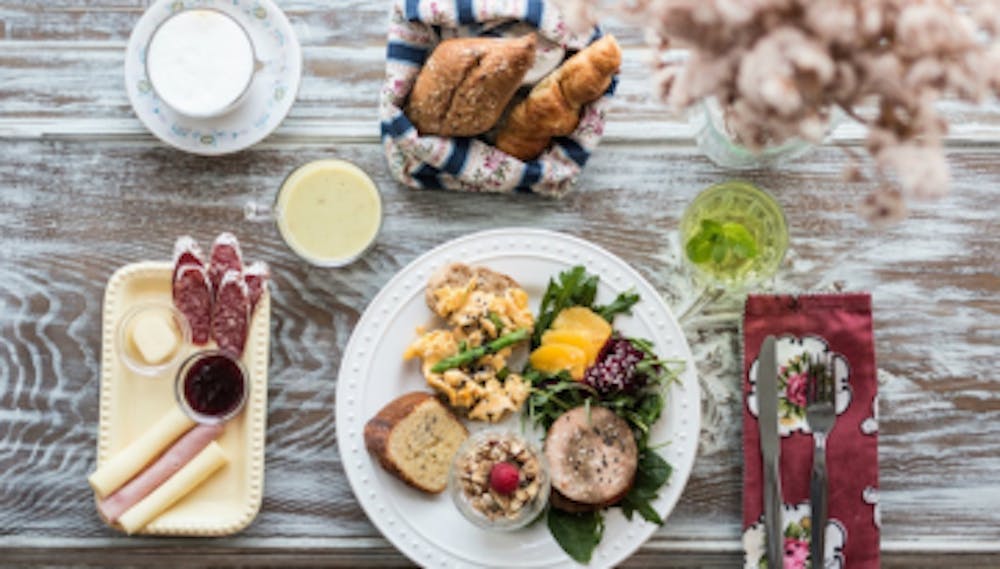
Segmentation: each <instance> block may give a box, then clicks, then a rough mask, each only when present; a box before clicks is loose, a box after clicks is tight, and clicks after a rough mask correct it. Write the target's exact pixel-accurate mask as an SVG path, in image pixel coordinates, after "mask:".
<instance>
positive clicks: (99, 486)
mask: <svg viewBox="0 0 1000 569" xmlns="http://www.w3.org/2000/svg"><path fill="white" fill-rule="evenodd" d="M194 425H195V422H194V420H192V419H191V418H190V417H188V416H187V415H185V414H184V412H183V411H181V409H180V407H177V406H174V407H173V408H172V409H171V410H170V411H168V412H167V414H166V415H164V416H163V417H161V418H160V420H159V421H157V422H156V423H155V424H154V425H153V426H152V427H150V428H149V429H148V430H146V432H144V433H143V434H142V435H140V436H139V438H137V439H135V440H134V441H132V442H131V443H129V444H128V446H126V447H125V448H123V449H122V450H121V451H119V452H118V454H116V455H114V456H112V457H111V460H109V461H107V462H106V463H105V464H102V465H101V466H100V467H99V468H98V469H97V470H96V471H95V472H94V473H93V474H91V475H90V478H89V479H88V480H89V481H90V486H91V488H93V489H94V492H96V493H97V496H98V497H99V498H104V497H105V496H107V495H108V494H111V493H112V492H114V491H115V490H117V489H118V488H119V487H120V486H121V485H122V484H125V483H126V482H128V481H129V480H130V479H131V478H132V477H133V476H135V475H136V474H138V473H139V471H140V470H142V469H143V468H144V467H145V466H146V465H147V464H149V462H150V461H152V460H153V459H154V458H156V457H157V456H159V455H160V453H162V452H163V451H164V449H166V448H167V447H168V446H170V443H172V442H174V440H176V439H177V437H179V436H181V435H183V434H184V433H185V432H187V431H188V430H189V429H191V427H194Z"/></svg>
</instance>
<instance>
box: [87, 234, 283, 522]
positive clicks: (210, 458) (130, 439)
mask: <svg viewBox="0 0 1000 569" xmlns="http://www.w3.org/2000/svg"><path fill="white" fill-rule="evenodd" d="M153 266H155V267H156V268H153ZM153 266H150V265H143V264H140V265H136V268H135V269H133V270H132V274H140V275H142V276H139V277H132V280H129V279H128V278H127V277H122V278H117V277H115V278H113V279H112V281H113V282H114V283H117V284H114V285H112V284H109V288H110V287H112V286H115V287H116V290H117V288H121V287H123V286H125V287H127V286H132V287H133V288H134V289H135V290H134V291H133V292H132V293H131V294H123V293H116V294H115V295H114V296H109V298H116V299H117V298H119V297H123V298H122V300H121V301H115V302H114V306H107V305H106V306H105V310H106V311H109V310H110V311H115V312H117V311H120V312H123V313H124V315H123V316H121V317H120V318H119V319H118V323H117V324H116V326H117V328H118V332H119V333H118V334H117V336H116V338H118V340H117V345H118V350H117V351H116V352H114V354H115V355H116V356H117V357H118V358H119V359H120V361H121V363H124V364H126V368H118V367H117V366H110V368H109V369H108V370H106V372H105V379H104V382H106V383H107V384H106V385H104V386H102V390H107V391H108V393H109V394H110V393H112V392H118V393H123V394H124V393H143V392H145V394H144V395H142V396H143V397H158V398H161V399H162V400H160V401H153V402H151V401H143V402H140V401H127V400H122V401H121V404H123V405H140V404H141V405H142V407H143V408H145V409H161V410H162V411H161V413H162V414H161V415H160V416H159V417H158V418H156V417H153V418H154V419H156V420H155V422H152V423H146V424H145V427H144V428H142V430H141V431H129V432H121V431H118V433H119V437H120V439H124V440H125V441H127V442H126V443H125V444H124V445H120V448H119V449H118V450H117V451H115V452H114V453H113V454H110V455H109V456H108V457H107V458H106V459H105V460H102V461H101V463H100V464H99V466H98V468H97V469H96V471H95V472H93V473H92V474H91V476H90V477H89V479H88V481H89V482H90V485H91V487H92V488H93V490H94V493H95V496H96V498H97V510H98V512H99V513H100V515H101V517H102V518H103V519H104V520H105V521H106V522H107V523H108V524H110V525H112V526H114V527H117V528H120V529H122V530H124V531H125V532H127V533H130V534H131V533H136V532H139V531H142V530H143V529H144V528H145V527H146V526H147V525H149V524H150V523H152V522H153V521H154V520H156V519H157V518H158V517H159V516H161V515H162V514H164V513H165V512H168V511H169V510H170V509H171V507H172V506H173V505H174V504H176V503H178V502H179V501H181V500H182V499H183V498H185V496H187V495H188V494H190V493H192V492H193V491H195V490H196V489H198V488H199V487H200V486H201V485H202V484H203V483H205V482H206V481H207V480H209V479H210V478H212V477H213V476H214V475H215V474H216V473H217V472H219V471H220V470H223V469H224V468H225V467H226V465H227V464H230V463H231V462H233V460H234V458H236V457H234V456H233V453H234V452H240V451H241V450H242V449H234V448H232V447H231V445H229V446H228V448H224V446H223V444H221V441H222V439H223V437H224V435H225V433H226V429H227V422H228V421H230V420H231V419H233V418H234V417H236V416H238V415H239V414H240V413H241V412H242V410H243V407H244V405H245V403H246V401H247V398H248V394H249V388H250V375H249V372H248V371H247V369H246V368H245V367H244V364H243V362H242V361H241V360H242V356H243V352H244V350H245V347H246V345H247V340H248V336H249V332H250V327H251V324H252V322H253V318H254V314H255V312H256V311H257V308H258V305H259V304H260V303H261V299H262V298H263V296H264V295H265V293H266V290H267V286H268V285H267V283H268V280H269V279H270V273H269V269H268V267H267V265H266V264H264V263H260V262H257V263H250V264H248V265H246V266H244V264H243V258H242V253H241V251H240V245H239V242H238V241H237V239H236V237H235V236H233V235H232V234H230V233H222V234H220V235H219V236H218V237H217V238H216V240H215V242H214V244H213V246H212V248H211V250H210V254H209V256H208V257H205V256H204V255H203V253H202V250H201V248H200V247H199V246H198V244H197V242H195V241H194V239H192V238H191V237H187V236H184V237H181V238H179V239H177V241H176V243H175V246H174V260H173V263H172V265H170V267H169V269H168V268H167V267H166V266H163V268H162V269H161V268H160V267H161V265H153ZM146 267H149V268H146ZM126 269H127V268H126ZM124 270H125V269H123V271H124ZM120 272H121V271H120ZM160 275H162V276H160ZM123 281H124V282H125V283H126V284H125V285H123V284H122V282H123ZM127 283H132V284H131V285H128V284H127ZM140 283H144V284H140ZM137 298H142V299H148V298H162V299H163V301H162V302H157V301H149V300H142V301H141V302H136V299H137ZM133 303H135V304H136V305H135V306H134V307H132V308H131V309H129V307H130V306H131V305H132V304H133ZM115 312H111V314H114V313H115ZM182 357H183V358H184V359H183V362H181V358H182ZM129 370H131V371H135V372H137V373H134V374H132V373H128V371H129ZM170 379H173V381H172V382H170ZM162 382H170V383H171V385H173V390H167V389H164V388H161V387H159V384H161V383H162ZM138 384H142V385H138ZM147 384H148V388H147V387H144V386H146V385H147ZM152 384H156V385H155V386H154V385H152ZM154 387H155V388H154ZM171 391H172V393H171ZM153 393H156V394H157V395H152V394H153ZM102 405H103V402H102ZM108 412H109V413H112V414H121V413H125V412H126V410H125V409H121V408H118V409H117V410H112V409H109V410H108ZM123 419H124V418H119V419H118V420H117V422H116V421H115V419H114V417H112V416H109V417H108V419H107V420H108V421H110V422H111V424H112V425H115V424H117V425H121V424H123V423H122V421H123ZM103 421H104V419H102V422H103ZM119 428H120V427H119ZM106 429H107V427H105V426H104V425H102V438H103V436H104V433H105V432H107V431H106Z"/></svg>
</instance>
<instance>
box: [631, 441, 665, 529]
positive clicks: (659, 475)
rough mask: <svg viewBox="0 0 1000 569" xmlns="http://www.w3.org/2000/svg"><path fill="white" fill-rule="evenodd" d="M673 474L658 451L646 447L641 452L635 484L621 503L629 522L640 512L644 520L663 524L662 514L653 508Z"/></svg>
mask: <svg viewBox="0 0 1000 569" xmlns="http://www.w3.org/2000/svg"><path fill="white" fill-rule="evenodd" d="M672 472H673V468H671V466H670V464H669V463H667V461H665V460H663V457H661V456H660V455H659V454H658V453H657V452H656V451H654V450H652V449H650V448H648V447H646V448H643V449H642V450H641V451H640V452H639V465H638V467H637V468H636V471H635V483H634V484H633V485H632V488H631V490H629V492H628V494H626V495H625V498H624V499H623V500H622V502H621V507H622V512H623V513H624V514H625V517H626V518H628V519H629V520H631V519H632V514H633V513H635V512H638V513H639V515H640V516H642V517H643V519H645V520H647V521H650V522H653V523H654V524H662V523H663V520H662V519H661V518H660V514H659V513H658V512H657V511H656V509H654V508H653V504H652V502H653V501H654V500H656V498H657V496H658V492H659V490H660V488H661V487H662V486H663V485H664V484H666V483H667V480H669V479H670V475H671V473H672Z"/></svg>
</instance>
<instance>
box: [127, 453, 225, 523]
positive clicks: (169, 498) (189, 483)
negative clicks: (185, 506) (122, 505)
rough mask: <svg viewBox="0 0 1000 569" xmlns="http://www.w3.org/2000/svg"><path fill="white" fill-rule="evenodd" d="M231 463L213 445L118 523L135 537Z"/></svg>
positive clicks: (128, 512) (132, 508)
mask: <svg viewBox="0 0 1000 569" xmlns="http://www.w3.org/2000/svg"><path fill="white" fill-rule="evenodd" d="M227 462H228V459H227V458H226V454H225V453H224V452H222V447H220V446H219V443H217V442H215V441H212V442H211V443H209V445H208V446H207V447H205V450H203V451H201V452H200V453H198V455H197V456H195V457H194V458H193V459H191V462H189V463H187V464H186V465H184V467H183V468H181V469H180V470H178V471H177V473H176V474H174V475H173V476H171V477H170V478H168V479H167V481H166V482H164V483H163V484H161V485H160V486H159V487H158V488H157V489H156V490H153V491H152V492H151V493H150V494H149V495H148V496H146V497H145V498H143V499H142V501H140V502H139V503H138V504H136V505H135V506H132V507H131V508H129V509H128V511H126V512H125V513H124V514H122V515H121V517H119V518H118V523H120V524H121V526H122V528H124V529H125V531H126V532H127V533H135V532H137V531H139V530H140V529H142V528H143V527H145V526H146V524H148V523H149V522H150V521H152V520H153V519H155V518H156V517H157V516H159V515H160V514H162V513H163V512H165V511H166V510H167V509H168V508H169V507H170V506H173V505H174V504H175V503H176V502H177V501H178V500H180V499H181V498H183V497H184V496H186V495H187V494H188V493H189V492H191V491H192V490H194V489H195V488H197V487H198V485H199V484H201V483H202V482H204V481H205V480H206V479H208V477H209V476H211V475H212V474H213V473H214V472H215V471H216V470H218V469H220V468H222V467H223V466H225V464H226V463H227Z"/></svg>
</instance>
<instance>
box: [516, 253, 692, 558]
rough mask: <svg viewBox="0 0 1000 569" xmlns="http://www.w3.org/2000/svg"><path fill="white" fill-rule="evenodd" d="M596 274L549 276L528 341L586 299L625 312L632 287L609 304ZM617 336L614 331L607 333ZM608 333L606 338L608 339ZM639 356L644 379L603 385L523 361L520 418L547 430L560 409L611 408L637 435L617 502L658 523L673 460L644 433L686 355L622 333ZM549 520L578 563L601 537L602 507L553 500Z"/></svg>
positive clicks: (608, 311) (628, 512) (604, 311)
mask: <svg viewBox="0 0 1000 569" xmlns="http://www.w3.org/2000/svg"><path fill="white" fill-rule="evenodd" d="M598 284H599V277H598V276H596V275H591V274H588V273H587V271H586V269H585V268H584V267H582V266H576V267H573V268H571V269H569V270H566V271H564V272H562V273H560V274H559V275H558V277H557V278H556V279H550V281H549V286H548V288H547V289H546V291H545V295H544V296H543V298H542V303H541V308H540V311H539V317H538V319H537V320H536V328H535V332H534V335H533V337H532V346H533V347H534V346H537V345H539V343H540V341H541V336H542V334H543V333H544V332H545V331H546V330H547V329H548V328H549V327H550V326H551V325H552V322H553V320H554V319H555V317H556V315H558V314H559V312H560V311H561V310H563V309H566V308H570V307H573V306H584V307H587V308H590V309H591V310H593V311H594V312H596V313H597V314H600V315H601V316H602V317H603V318H604V319H606V320H607V321H608V322H613V320H614V317H615V316H616V315H618V314H629V313H630V312H631V309H632V307H633V306H634V305H635V304H636V303H637V302H638V301H639V295H638V294H636V293H635V292H634V291H628V292H625V293H622V294H619V295H618V297H616V298H615V299H614V301H612V302H611V303H609V304H607V305H597V304H595V299H596V296H597V287H598ZM614 339H616V337H613V339H612V340H614ZM612 340H609V342H611V341H612ZM626 340H627V341H628V342H630V343H631V345H632V346H634V347H635V348H636V349H637V350H639V351H640V352H641V353H642V355H643V357H642V360H641V361H639V363H638V364H636V366H635V371H636V372H637V373H639V374H641V376H642V377H643V379H644V383H642V384H641V385H639V386H637V387H636V388H634V389H621V390H614V391H608V392H601V391H599V390H598V389H595V387H594V386H592V385H590V384H588V383H587V382H586V381H576V380H574V379H573V378H571V377H570V375H569V373H568V372H566V371H561V372H559V373H556V374H551V373H545V372H542V371H540V370H537V369H533V368H531V367H530V365H529V366H528V369H526V370H525V372H524V377H525V379H527V380H528V381H529V382H530V383H531V385H532V390H531V394H530V395H529V397H528V404H527V406H528V412H527V413H526V415H525V417H526V420H530V421H531V422H533V423H534V424H536V425H538V426H540V427H542V428H543V429H545V430H546V431H548V429H549V427H551V426H552V424H553V423H554V422H555V420H556V419H557V418H559V416H560V415H562V414H563V413H565V412H566V411H569V410H570V409H573V408H575V407H578V406H581V405H601V406H604V407H607V408H609V409H611V410H612V411H613V412H614V413H615V414H617V415H618V416H619V417H621V418H623V419H624V420H625V421H627V422H628V424H629V426H630V427H631V428H632V432H633V434H634V435H635V440H636V445H637V447H638V450H639V463H638V468H637V471H636V478H635V482H634V484H633V486H632V489H631V490H630V491H629V493H628V494H627V495H626V496H625V498H624V499H622V501H621V502H620V503H619V504H617V505H616V506H615V507H621V508H622V511H623V512H624V514H625V516H626V517H627V518H628V519H632V516H633V514H634V513H638V514H639V515H640V516H641V517H642V518H643V519H645V520H648V521H650V522H653V523H657V524H662V523H663V520H662V519H661V518H660V516H659V514H658V513H657V512H656V510H655V508H654V507H653V502H654V501H655V500H656V498H657V493H658V491H659V489H660V488H661V487H662V486H663V485H664V484H666V483H667V481H668V480H669V479H670V474H671V471H672V469H671V466H670V464H669V463H667V462H666V461H665V460H664V459H663V458H662V457H661V456H660V455H659V454H658V453H657V452H656V451H655V450H653V448H652V447H651V445H650V441H649V434H650V430H651V429H652V427H653V425H654V424H655V423H656V421H657V420H658V419H659V418H660V416H661V415H662V413H663V408H664V403H665V400H664V392H665V391H666V388H667V387H668V386H669V385H670V384H671V383H672V382H674V381H677V379H678V377H679V374H680V371H681V370H682V369H683V365H682V364H683V362H682V361H679V360H664V359H661V358H659V357H658V356H657V355H656V354H655V353H654V351H653V346H652V343H651V342H649V341H648V340H644V339H640V338H626ZM547 523H548V527H549V530H550V531H551V533H552V535H553V537H554V538H555V540H556V541H557V542H558V543H559V545H560V546H561V547H562V548H563V550H564V551H566V553H567V554H568V555H569V556H570V557H572V558H573V559H574V560H576V561H577V562H580V563H587V562H589V561H590V558H591V556H592V554H593V551H594V549H595V548H596V547H597V545H598V544H599V543H600V541H601V537H602V535H603V530H604V521H603V513H602V512H601V511H596V512H588V513H582V514H578V513H568V512H563V511H561V510H558V509H556V508H553V507H550V508H549V510H548V514H547Z"/></svg>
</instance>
